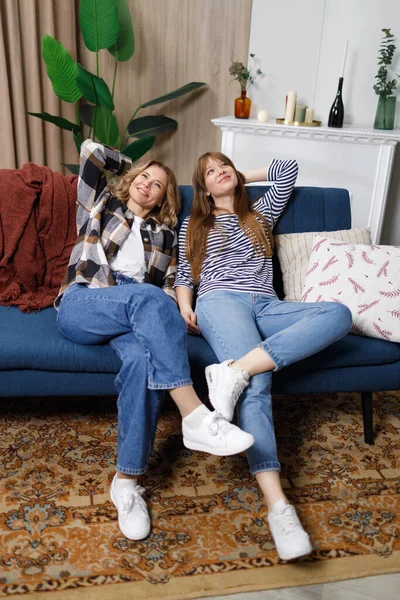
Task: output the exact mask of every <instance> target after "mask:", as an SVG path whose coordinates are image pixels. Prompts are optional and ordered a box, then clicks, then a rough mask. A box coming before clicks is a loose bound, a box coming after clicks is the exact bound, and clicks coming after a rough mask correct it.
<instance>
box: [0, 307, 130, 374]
mask: <svg viewBox="0 0 400 600" xmlns="http://www.w3.org/2000/svg"><path fill="white" fill-rule="evenodd" d="M0 327H1V336H0V370H2V371H5V370H7V369H38V370H44V371H72V372H73V371H78V372H88V373H117V372H118V371H119V368H120V365H121V362H120V360H119V358H117V356H116V355H115V353H114V351H113V350H112V349H111V347H110V346H108V345H107V344H106V345H101V346H82V345H80V344H73V343H72V342H70V341H69V340H67V339H66V338H65V337H64V336H63V335H62V334H61V332H60V331H59V329H58V326H57V312H56V310H55V309H54V308H53V307H50V308H46V309H44V310H41V311H40V312H35V313H30V314H27V313H23V312H21V311H20V310H19V308H17V307H15V306H11V307H5V306H0Z"/></svg>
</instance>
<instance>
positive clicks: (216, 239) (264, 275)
mask: <svg viewBox="0 0 400 600" xmlns="http://www.w3.org/2000/svg"><path fill="white" fill-rule="evenodd" d="M297 172H298V166H297V162H296V161H295V160H273V161H272V162H271V164H270V166H269V168H268V174H267V179H268V181H271V182H273V183H272V185H271V186H270V187H269V188H268V190H267V191H266V192H265V194H264V195H263V196H261V198H259V199H258V200H256V201H255V202H254V203H253V204H252V208H254V209H255V210H256V211H258V212H259V213H260V214H261V215H262V216H263V217H265V218H266V219H267V221H268V222H269V224H270V226H271V229H272V228H273V227H274V225H275V223H276V221H277V220H278V218H279V217H280V215H281V214H282V212H283V210H284V208H285V206H286V204H287V202H288V200H289V197H290V195H291V193H292V191H293V188H294V184H295V182H296V178H297ZM189 220H190V217H187V218H186V219H185V220H184V221H183V223H182V226H181V229H180V233H179V262H178V273H177V276H176V279H175V287H178V286H183V287H187V288H190V289H191V290H192V291H194V290H195V284H194V281H193V278H192V275H191V268H190V264H189V263H188V261H187V259H186V254H185V248H186V233H187V228H188V223H189ZM217 290H230V291H236V292H249V293H254V294H257V293H258V294H268V295H271V296H276V293H275V291H274V288H273V284H272V258H268V257H265V256H263V255H262V254H261V253H257V252H256V251H255V249H254V246H253V243H252V242H251V240H250V239H249V238H248V237H247V235H246V234H245V233H244V232H243V230H242V229H241V227H240V225H239V221H238V217H237V215H235V214H224V215H217V216H216V217H215V224H214V227H213V228H212V229H211V231H210V232H209V234H208V240H207V250H206V256H205V259H204V262H203V266H202V270H201V275H200V281H199V286H198V289H197V294H198V297H200V296H203V295H204V294H208V293H210V292H214V291H217Z"/></svg>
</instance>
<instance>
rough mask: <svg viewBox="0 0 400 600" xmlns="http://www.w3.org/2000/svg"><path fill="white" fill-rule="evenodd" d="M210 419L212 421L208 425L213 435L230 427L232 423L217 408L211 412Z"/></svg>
mask: <svg viewBox="0 0 400 600" xmlns="http://www.w3.org/2000/svg"><path fill="white" fill-rule="evenodd" d="M209 420H210V423H209V425H208V431H209V433H210V434H211V435H218V434H219V433H223V432H224V431H225V430H226V429H227V428H228V427H230V424H229V423H228V421H227V420H226V419H225V417H224V416H223V415H221V414H220V413H219V412H218V411H216V410H215V411H214V412H212V413H211V414H210V417H209Z"/></svg>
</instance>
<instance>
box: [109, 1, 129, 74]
mask: <svg viewBox="0 0 400 600" xmlns="http://www.w3.org/2000/svg"><path fill="white" fill-rule="evenodd" d="M117 4H118V22H119V34H118V37H117V41H116V42H115V44H114V46H111V48H108V51H109V52H111V54H112V55H113V56H115V60H117V61H118V62H124V61H126V60H129V59H130V58H131V56H132V54H133V53H134V51H135V36H134V34H133V27H132V19H131V14H130V12H129V0H117Z"/></svg>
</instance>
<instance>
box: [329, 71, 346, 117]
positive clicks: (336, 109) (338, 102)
mask: <svg viewBox="0 0 400 600" xmlns="http://www.w3.org/2000/svg"><path fill="white" fill-rule="evenodd" d="M342 87H343V77H339V85H338V89H337V93H336V98H335V100H334V101H333V104H332V107H331V110H330V112H329V119H328V127H343V117H344V107H343V98H342Z"/></svg>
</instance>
